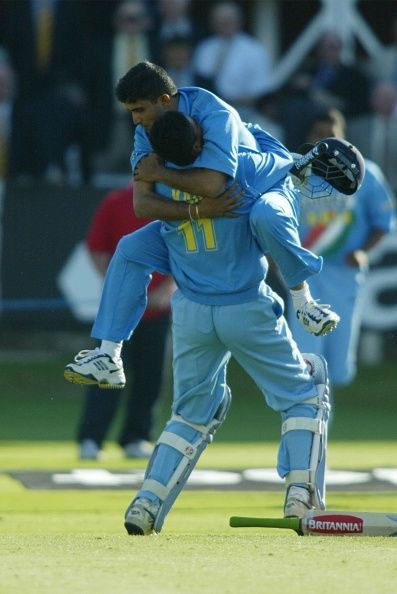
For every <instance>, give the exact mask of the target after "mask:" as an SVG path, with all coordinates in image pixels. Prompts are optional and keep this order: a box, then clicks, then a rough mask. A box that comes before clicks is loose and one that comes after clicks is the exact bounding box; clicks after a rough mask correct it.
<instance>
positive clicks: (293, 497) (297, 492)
mask: <svg viewBox="0 0 397 594" xmlns="http://www.w3.org/2000/svg"><path fill="white" fill-rule="evenodd" d="M311 509H314V507H313V505H312V503H311V497H310V493H309V491H308V490H307V489H305V488H304V487H296V486H295V485H292V486H291V487H289V489H288V491H287V496H286V498H285V504H284V518H291V517H298V518H303V516H304V515H305V513H306V512H308V511H309V510H311Z"/></svg>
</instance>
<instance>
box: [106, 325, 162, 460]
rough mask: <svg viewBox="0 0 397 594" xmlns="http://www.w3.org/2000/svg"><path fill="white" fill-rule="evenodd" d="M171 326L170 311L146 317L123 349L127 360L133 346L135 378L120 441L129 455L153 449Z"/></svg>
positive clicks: (142, 455) (139, 455)
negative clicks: (154, 416) (154, 423)
mask: <svg viewBox="0 0 397 594" xmlns="http://www.w3.org/2000/svg"><path fill="white" fill-rule="evenodd" d="M168 329H169V316H168V315H161V316H157V317H155V318H149V319H146V318H144V319H143V320H141V323H140V324H139V325H138V327H137V328H136V330H135V332H134V333H133V335H132V339H131V341H129V342H127V343H125V346H124V349H123V359H124V361H126V352H125V350H126V347H127V349H128V347H129V346H131V348H130V349H129V350H128V360H129V362H130V366H131V371H132V379H131V381H130V382H129V384H128V387H129V396H128V399H127V403H126V408H125V417H124V421H123V424H122V428H121V432H120V437H119V439H118V443H119V444H120V446H121V447H122V448H124V453H125V455H126V456H127V457H129V458H148V457H149V456H150V454H151V453H152V450H153V446H152V444H151V443H150V438H151V431H152V425H153V409H154V406H155V404H156V402H157V400H158V398H159V395H160V391H161V386H162V379H163V366H164V350H165V344H166V337H167V335H168Z"/></svg>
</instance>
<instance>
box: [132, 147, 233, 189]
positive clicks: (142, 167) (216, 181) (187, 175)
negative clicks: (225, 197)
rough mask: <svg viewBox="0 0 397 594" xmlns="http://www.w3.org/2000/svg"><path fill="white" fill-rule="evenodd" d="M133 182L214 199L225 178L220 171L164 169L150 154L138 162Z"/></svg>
mask: <svg viewBox="0 0 397 594" xmlns="http://www.w3.org/2000/svg"><path fill="white" fill-rule="evenodd" d="M134 180H135V181H138V182H139V181H145V182H149V183H154V182H160V183H163V184H165V185H167V186H170V187H171V188H177V189H178V190H181V191H182V192H188V193H189V194H196V195H198V196H206V197H207V198H216V197H217V196H219V195H220V194H222V192H223V191H224V189H225V187H226V181H227V177H226V175H225V174H224V173H221V172H220V171H215V170H214V169H206V168H192V169H186V170H182V169H171V168H170V167H164V166H163V165H162V164H161V162H160V160H159V159H158V158H157V157H156V156H155V155H154V154H153V153H152V154H151V155H149V156H147V157H144V158H143V159H141V160H140V161H139V163H138V164H137V166H136V168H135V172H134Z"/></svg>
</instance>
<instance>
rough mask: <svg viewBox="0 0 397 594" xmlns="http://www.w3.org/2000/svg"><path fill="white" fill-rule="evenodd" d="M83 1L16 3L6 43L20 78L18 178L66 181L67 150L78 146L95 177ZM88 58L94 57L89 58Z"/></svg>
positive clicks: (8, 17)
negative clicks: (92, 168)
mask: <svg viewBox="0 0 397 594" xmlns="http://www.w3.org/2000/svg"><path fill="white" fill-rule="evenodd" d="M84 16H85V14H84V7H83V5H82V3H80V2H61V1H60V0H42V1H40V2H39V1H37V0H27V1H25V2H11V3H9V5H8V9H7V11H6V15H5V17H6V18H5V23H4V43H5V48H6V50H7V52H8V54H9V57H10V61H11V64H12V67H13V68H14V70H15V73H16V77H17V96H16V105H15V109H16V112H17V116H16V118H17V120H18V128H17V131H16V132H18V138H17V139H16V151H15V154H14V163H13V169H14V171H13V176H14V175H16V176H21V175H22V176H29V177H31V178H34V179H40V180H46V181H62V180H63V179H64V178H65V177H66V176H67V174H68V172H67V170H66V169H67V168H66V161H65V157H66V153H67V151H68V149H69V148H70V146H73V145H77V146H78V147H79V151H80V162H81V163H80V165H81V169H82V176H83V177H84V179H86V180H87V179H88V178H89V175H90V151H91V146H90V132H91V119H90V110H89V102H88V92H89V81H88V78H87V70H90V67H89V66H88V68H87V63H86V62H85V60H84V59H82V56H86V57H87V56H89V41H88V36H87V35H86V29H85V25H86V21H85V18H84ZM87 60H89V58H88V57H87Z"/></svg>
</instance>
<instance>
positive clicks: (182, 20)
mask: <svg viewBox="0 0 397 594" xmlns="http://www.w3.org/2000/svg"><path fill="white" fill-rule="evenodd" d="M191 4H192V3H191V0H157V6H158V11H157V14H156V17H155V27H154V30H153V36H152V37H153V62H156V63H158V64H161V63H162V62H161V57H162V56H161V54H162V49H161V48H162V46H163V45H164V44H165V43H166V42H167V41H169V40H170V39H172V38H174V37H184V38H186V39H190V43H191V45H192V47H195V46H196V45H197V43H198V42H199V41H200V40H201V39H202V38H203V37H204V31H203V30H202V29H201V27H200V26H198V25H197V23H196V22H195V21H194V19H193V18H192V16H191V13H190V10H191ZM156 47H157V49H156Z"/></svg>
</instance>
